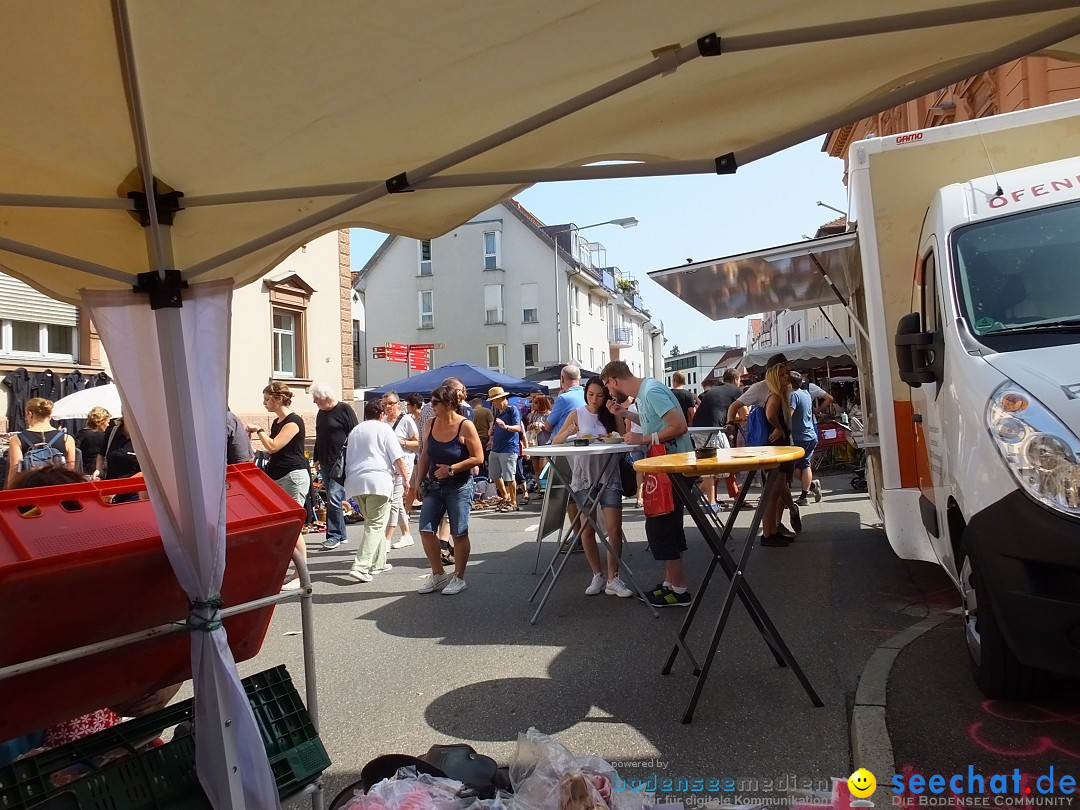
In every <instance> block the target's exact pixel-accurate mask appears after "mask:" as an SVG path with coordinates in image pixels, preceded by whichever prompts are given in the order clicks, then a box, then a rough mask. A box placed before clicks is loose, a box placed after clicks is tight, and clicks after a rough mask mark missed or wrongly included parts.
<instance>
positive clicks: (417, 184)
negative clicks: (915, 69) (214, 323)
mask: <svg viewBox="0 0 1080 810" xmlns="http://www.w3.org/2000/svg"><path fill="white" fill-rule="evenodd" d="M1076 5H1077V4H1076V3H1075V2H1074V1H1072V0H1025V2H1016V0H988V1H987V2H984V3H977V4H971V5H966V6H959V7H948V8H940V9H937V10H933V11H929V12H920V13H912V14H897V15H892V16H889V17H879V18H870V19H861V20H851V21H846V22H843V23H836V24H831V25H820V26H812V27H807V28H802V29H798V30H780V31H772V32H768V33H760V34H751V35H744V36H732V37H723V36H722V35H720V34H718V33H716V32H710V33H706V34H704V35H702V36H701V37H700V38H699V39H698V40H697V42H696V43H695V44H694V45H693V46H682V45H674V46H665V47H661V48H659V49H658V50H656V51H654V57H653V59H652V60H651V61H650V62H647V63H645V64H644V65H641V66H640V67H638V68H636V69H634V70H631V71H629V72H627V73H625V74H623V75H622V76H619V77H617V78H615V79H613V80H611V81H608V82H604V83H602V84H600V85H598V86H597V87H595V88H594V89H592V90H591V91H588V92H585V93H581V94H579V95H577V96H575V97H573V98H570V99H567V100H566V101H563V102H562V103H560V104H557V105H555V106H553V107H550V108H549V109H547V110H544V111H543V112H540V113H537V114H535V115H532V116H529V117H527V118H525V119H523V120H521V121H519V122H517V123H516V124H513V125H511V126H508V127H504V128H503V129H501V130H499V131H497V132H494V133H492V134H491V135H489V136H487V137H485V138H481V139H480V140H477V141H475V142H474V143H472V144H469V145H467V146H464V147H461V148H459V149H456V150H454V151H452V152H449V153H447V154H446V155H444V156H442V157H440V158H438V159H436V160H433V161H430V162H428V163H425V164H423V165H421V166H418V167H417V168H415V169H413V170H411V171H407V172H402V173H400V174H397V175H395V176H394V177H390V178H388V179H385V180H378V181H376V180H361V181H356V182H351V183H342V184H333V185H322V186H307V187H296V188H287V189H264V190H255V191H249V192H235V193H229V194H217V195H205V196H199V195H193V196H191V197H188V196H186V195H182V196H183V202H182V204H181V203H180V201H179V200H178V199H174V200H173V201H172V203H173V204H175V205H176V206H177V209H176V210H177V211H179V210H183V208H192V207H198V206H216V205H232V204H237V203H242V202H265V201H276V200H289V199H299V198H312V197H331V196H340V195H343V194H345V195H350V196H348V197H347V198H346V199H345V200H342V201H340V202H337V203H335V204H334V205H331V206H329V207H327V208H324V209H323V210H321V211H318V212H315V213H313V214H311V215H309V216H306V217H303V218H301V219H298V220H296V221H295V222H293V223H291V224H290V225H288V226H285V227H282V228H278V229H276V230H273V231H270V232H268V233H266V234H264V235H263V236H261V237H258V238H256V239H252V240H249V241H247V242H245V243H243V244H240V245H236V246H234V247H233V248H231V249H229V250H227V251H225V252H222V253H219V254H218V255H216V256H213V257H210V258H208V259H205V260H203V261H201V262H198V263H196V264H194V265H192V266H190V267H187V268H185V269H183V270H179V271H176V270H173V271H172V272H177V273H178V280H174V281H171V282H169V283H170V286H172V287H175V286H176V285H177V284H178V283H179V280H183V281H191V280H193V279H196V278H198V277H199V276H201V275H203V274H204V273H207V272H209V271H211V270H213V269H215V268H217V267H220V266H221V265H224V264H227V263H228V262H230V261H233V260H234V259H237V258H240V257H243V256H245V255H248V254H250V253H255V252H257V251H259V250H261V249H263V248H265V247H269V246H271V245H274V244H275V243H278V242H280V241H282V240H284V239H288V238H290V237H294V236H297V235H299V234H302V233H304V232H306V231H310V230H311V229H312V228H317V227H318V226H320V225H322V224H323V223H326V222H329V221H330V220H332V219H334V218H335V217H337V216H339V215H342V214H347V213H349V212H352V211H355V210H356V209H358V208H361V207H362V206H364V205H365V204H367V203H370V202H374V201H375V200H378V199H380V198H382V197H384V196H386V195H388V194H399V193H404V192H408V191H412V190H416V189H435V188H464V187H470V186H500V185H507V184H512V185H525V184H531V183H548V182H559V181H565V180H598V179H618V178H633V177H658V176H673V175H689V174H734V173H735V172H736V171H737V169H738V168H739V167H740V166H745V165H747V164H748V163H751V162H753V161H755V160H759V159H761V158H763V157H767V156H769V155H772V154H774V153H776V152H778V151H780V150H782V149H786V148H788V147H790V146H794V145H796V144H799V143H801V142H803V141H804V140H806V139H807V138H811V137H814V136H817V135H820V134H821V133H823V132H828V131H830V130H832V129H835V128H836V127H839V126H844V125H846V124H849V123H851V122H852V121H857V120H859V119H862V118H865V117H867V116H870V115H874V114H876V113H879V112H882V111H884V110H887V109H890V108H891V107H894V106H896V105H898V104H902V103H904V102H907V101H911V100H913V99H916V98H919V97H920V96H923V95H925V94H926V93H929V92H932V91H934V90H937V89H939V88H940V87H943V86H945V85H947V84H951V83H953V82H956V81H960V80H962V79H965V78H968V77H970V76H972V75H975V74H977V73H979V72H981V71H984V70H988V69H990V68H992V67H996V66H998V65H1001V64H1004V63H1005V62H1008V61H1009V60H1012V59H1018V58H1020V57H1022V56H1026V55H1028V54H1031V53H1034V52H1036V51H1039V50H1042V49H1045V48H1048V47H1050V46H1052V45H1054V44H1056V43H1058V42H1061V41H1064V40H1066V39H1069V38H1071V37H1074V36H1077V35H1080V15H1078V16H1077V17H1075V18H1072V19H1070V20H1068V21H1066V22H1063V23H1060V24H1057V25H1053V26H1050V27H1048V28H1046V29H1044V30H1042V31H1040V32H1038V33H1036V34H1033V35H1031V36H1028V37H1024V38H1021V39H1019V40H1016V41H1015V42H1012V43H1010V44H1008V45H1006V46H1003V47H1001V48H998V49H996V50H994V51H990V52H987V53H984V54H980V55H978V56H977V57H975V58H972V59H969V60H967V61H964V62H962V63H960V64H957V65H954V66H952V67H951V68H948V69H945V70H943V71H941V72H940V73H933V74H931V75H929V76H926V77H924V78H922V79H920V80H916V81H912V82H910V83H907V84H904V85H902V86H899V87H895V88H893V89H892V90H890V91H889V92H885V93H883V94H881V95H879V96H874V97H872V98H869V99H867V100H866V101H864V102H863V103H861V104H856V105H853V106H851V107H849V108H847V109H845V110H843V111H840V112H837V113H832V114H830V115H826V116H822V117H821V118H819V119H817V120H815V121H813V122H810V123H808V124H804V125H802V126H799V127H796V128H794V129H792V130H790V131H788V132H786V133H784V134H783V135H781V136H779V137H775V138H772V139H770V140H766V141H763V142H761V143H758V144H755V145H753V146H751V147H747V148H745V149H741V150H738V151H733V152H729V153H727V154H724V155H720V156H718V157H716V158H714V159H711V160H709V159H703V160H685V161H671V162H655V163H654V162H649V163H624V164H613V165H612V164H605V165H593V166H569V167H562V168H532V169H523V170H518V171H503V172H492V173H474V174H461V175H452V174H451V175H443V174H442V172H445V171H446V170H447V169H450V168H453V167H454V166H456V165H459V164H461V163H463V162H465V161H467V160H469V159H470V158H474V157H476V156H478V155H481V154H484V153H486V152H489V151H491V150H493V149H495V148H496V147H498V146H501V145H503V144H506V143H508V142H510V141H512V140H515V139H517V138H520V137H521V136H523V135H526V134H528V133H530V132H532V131H534V130H536V129H538V128H540V127H543V126H544V125H546V124H550V123H553V122H555V121H558V120H560V119H562V118H565V117H567V116H569V115H571V114H573V113H575V112H577V111H579V110H582V109H585V108H586V107H590V106H592V105H594V104H596V103H598V102H600V101H603V100H604V99H607V98H609V97H611V96H614V95H616V94H618V93H620V92H622V91H624V90H627V89H630V88H632V87H635V86H637V85H638V84H641V83H642V82H645V81H648V80H649V79H653V78H656V77H666V76H669V75H671V74H673V73H674V72H675V71H676V70H677V69H678V68H679V67H681V66H682V65H684V64H686V63H688V62H691V61H693V60H695V59H697V58H699V57H706V56H707V57H717V56H722V55H723V54H732V53H739V52H746V51H753V50H762V49H768V48H778V47H782V46H790V45H798V44H807V43H814V42H824V41H830V40H839V39H844V38H849V37H860V36H867V35H872V34H883V33H898V32H910V31H917V30H920V29H926V28H932V27H937V26H943V25H955V24H959V23H965V22H974V21H979V20H986V19H994V18H1007V17H1015V16H1023V15H1029V14H1033V13H1038V12H1040V11H1056V10H1062V9H1068V8H1075V7H1076ZM113 7H114V9H115V10H116V19H117V30H118V38H119V43H118V44H119V45H120V49H121V55H122V63H123V66H124V78H125V81H126V82H127V87H128V91H129V92H128V99H129V104H130V112H131V118H132V128H133V131H134V133H135V136H136V149H137V158H138V161H137V162H138V166H139V170H140V174H141V179H142V183H143V195H144V196H143V197H142V198H141V199H142V201H143V204H142V205H141V206H140V205H139V204H138V201H133V200H124V199H115V198H100V199H97V198H86V197H56V196H48V195H28V194H0V206H13V207H69V208H89V209H109V208H116V209H119V210H124V211H136V210H137V211H139V212H140V213H141V214H143V215H144V216H146V217H147V218H148V225H149V227H148V240H149V243H150V249H151V251H152V254H153V257H154V266H155V270H156V272H157V273H158V275H159V276H160V278H161V279H162V281H165V279H166V275H165V270H164V268H165V267H166V266H167V260H166V259H167V254H166V252H165V246H164V242H165V240H164V239H163V238H162V233H161V229H162V222H161V221H160V218H159V210H158V209H159V206H160V205H162V204H165V205H166V206H167V205H168V204H169V203H167V202H165V200H164V199H163V195H161V194H159V193H157V191H156V188H155V182H154V175H153V171H152V165H151V160H150V149H149V144H148V141H147V137H146V127H145V117H144V115H143V111H142V104H141V101H140V99H139V82H138V78H139V77H138V75H137V71H136V70H135V67H134V53H133V49H132V37H131V29H130V23H129V19H128V14H127V8H128V6H127V0H113ZM147 200H154V201H155V203H156V204H155V205H148V204H145V201H147ZM0 250H4V251H8V252H11V253H16V254H19V255H23V256H27V257H30V258H38V259H41V260H44V261H48V262H51V263H53V264H57V265H60V266H64V267H70V268H72V269H75V270H81V271H83V272H86V273H90V274H92V275H97V276H100V277H103V278H108V279H112V280H114V281H133V280H134V279H132V278H131V276H130V275H129V274H126V273H123V272H121V271H118V270H114V269H113V268H109V267H105V266H103V265H99V264H96V263H93V262H87V261H85V260H81V259H79V258H77V257H73V256H65V255H63V254H60V253H57V252H55V251H49V250H46V249H44V248H40V247H35V246H33V245H27V244H24V243H21V242H18V241H16V240H11V239H5V238H2V237H0Z"/></svg>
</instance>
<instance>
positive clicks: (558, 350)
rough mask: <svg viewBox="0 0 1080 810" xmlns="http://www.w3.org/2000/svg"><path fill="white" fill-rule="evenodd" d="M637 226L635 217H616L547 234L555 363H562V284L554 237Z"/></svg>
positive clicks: (568, 306)
mask: <svg viewBox="0 0 1080 810" xmlns="http://www.w3.org/2000/svg"><path fill="white" fill-rule="evenodd" d="M637 224H638V220H637V218H636V217H618V218H617V219H605V220H604V221H603V222H594V223H593V224H592V225H583V226H582V227H580V228H579V227H577V226H576V225H571V226H570V227H569V228H562V229H561V230H558V231H553V232H551V233H549V234H548V236H550V237H551V241H552V242H553V243H554V253H555V362H556V363H562V313H561V311H560V310H561V306H560V304H561V301H562V284H561V283H560V280H559V240H558V239H556V238H555V237H556V236H558V235H559V234H563V233H578V232H580V231H585V230H588V229H589V228H599V227H600V226H601V225H618V226H619V227H620V228H633V227H634V226H635V225H637ZM569 252H570V255H571V257H573V250H572V249H571V251H569ZM569 308H570V303H569V301H567V313H568V314H569ZM568 353H571V359H572V349H568Z"/></svg>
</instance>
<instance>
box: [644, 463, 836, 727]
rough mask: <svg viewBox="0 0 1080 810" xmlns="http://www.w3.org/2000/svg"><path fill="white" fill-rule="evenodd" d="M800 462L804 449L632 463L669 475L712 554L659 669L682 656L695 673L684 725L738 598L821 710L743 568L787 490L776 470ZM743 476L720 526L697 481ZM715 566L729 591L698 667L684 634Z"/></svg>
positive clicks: (667, 669)
mask: <svg viewBox="0 0 1080 810" xmlns="http://www.w3.org/2000/svg"><path fill="white" fill-rule="evenodd" d="M802 457H803V450H802V448H801V447H735V448H731V449H718V450H717V451H716V456H715V457H712V458H698V457H697V455H696V453H672V454H669V455H664V456H652V457H650V458H644V459H641V460H640V461H636V462H634V469H635V470H637V471H638V472H641V473H645V474H646V475H649V474H652V475H659V474H667V475H668V477H669V479H670V480H671V485H672V489H673V490H674V493H675V496H676V497H677V498H679V500H680V501H681V502H682V504H683V505H684V506H685V507H686V509H687V511H688V512H690V516H691V517H693V519H694V523H695V524H696V525H697V527H698V530H699V531H700V532H701V535H702V537H704V538H705V542H706V544H707V545H708V546H709V549H710V550H711V551H712V559H711V560H710V562H709V567H708V569H707V570H706V571H705V577H704V578H703V579H702V581H701V585H700V587H699V588H698V589H697V592H696V593H695V594H694V598H693V601H692V602H691V603H690V607H689V608H688V609H687V612H686V618H685V619H683V623H682V627H680V628H679V632H678V633H677V634H676V635H675V646H674V647H673V648H672V650H671V654H670V655H669V656H668V659H667V663H666V664H665V665H664V668H663V670H662V673H663V674H664V675H669V674H670V673H671V668H672V666H674V664H675V659H676V658H677V657H678V655H679V652H680V651H681V652H683V653H685V655H686V657H687V660H689V661H690V665H691V667H692V668H693V674H694V675H695V676H696V678H697V683H696V684H695V686H694V694H693V696H692V697H691V698H690V703H689V705H688V706H687V708H686V713H685V714H684V715H683V720H682V721H683V723H689V722H690V721H691V720H692V719H693V717H694V709H695V708H696V707H697V702H698V699H699V698H700V697H701V692H702V690H703V689H704V688H705V679H706V678H707V677H708V674H709V668H710V667H711V666H712V662H713V658H715V656H716V650H717V648H718V647H719V646H720V638H721V636H722V635H723V633H724V627H725V626H726V625H727V621H728V618H729V617H730V615H731V608H732V605H734V604H735V599H736V597H738V599H739V600H740V601H741V602H742V604H743V607H745V608H746V611H747V613H749V614H750V618H751V620H753V622H754V625H755V626H756V627H757V629H758V632H759V633H760V634H761V636H762V638H764V639H765V643H766V644H767V645H768V646H769V651H770V652H771V653H772V655H773V658H774V659H775V660H776V663H777V666H781V667H790V668H791V671H792V672H793V673H795V677H796V678H798V679H799V683H801V684H802V686H803V689H805V690H806V694H807V696H808V697H809V698H810V702H811V703H813V704H814V705H815V706H817V707H821V706H823V705H825V704H824V703H822V701H821V698H820V697H818V694H817V692H815V691H814V687H813V686H811V685H810V681H809V680H808V679H807V677H806V675H805V673H803V671H802V668H801V667H800V666H799V664H798V662H797V661H796V660H795V656H794V655H792V653H791V650H790V649H789V648H788V646H787V644H786V643H784V639H783V638H782V637H781V636H780V632H779V631H778V630H777V629H776V625H774V624H773V622H772V619H770V618H769V614H768V613H767V612H766V611H765V608H764V606H763V605H762V604H761V600H760V599H758V597H757V595H756V594H755V593H754V590H753V588H751V587H750V583H749V582H747V580H746V568H747V564H748V563H749V561H750V553H751V552H752V551H753V549H754V546H755V545H756V541H757V530H758V525H759V524H760V523H761V516H762V514H763V513H764V511H765V504H766V503H768V501H769V498H770V496H771V495H772V494H773V492H775V488H776V487H778V486H786V485H787V482H786V481H785V479H784V475H783V473H781V471H780V465H781V464H784V463H785V462H788V461H796V460H798V459H800V458H802ZM741 472H745V473H746V474H747V475H746V480H745V481H743V482H742V486H741V488H740V490H739V495H738V497H737V498H736V499H735V505H734V507H732V510H731V513H730V514H729V515H728V516H727V520H726V521H724V522H722V521H721V520H720V518H719V516H717V515H716V514H715V513H714V512H713V511H712V509H711V508H710V506H709V504H708V503H707V502H706V501H705V497H704V496H703V495H702V494H701V490H699V489H698V488H697V485H696V483H695V482H696V480H697V478H698V477H699V476H704V475H723V474H725V473H741ZM759 475H760V476H761V478H762V480H763V482H764V486H763V489H762V493H761V498H760V499H759V500H758V505H757V509H755V510H754V515H753V517H752V518H751V520H750V529H749V531H748V532H747V534H746V539H745V540H744V541H743V547H742V551H741V553H740V555H739V559H738V560H736V559H735V557H734V556H733V555H732V553H731V552H730V551H728V550H727V541H728V539H729V538H730V537H731V534H732V530H733V529H734V527H735V519H736V518H737V517H738V515H739V513H740V512H741V511H742V509H743V505H744V504H745V502H746V493H747V491H748V490H749V489H750V485H751V484H752V483H753V481H754V478H755V477H756V476H759ZM717 567H719V568H720V569H721V570H722V571H723V572H724V575H725V576H726V577H727V579H728V588H727V592H726V593H725V595H724V601H723V605H722V606H721V608H720V616H719V618H718V619H717V621H716V627H715V629H714V630H713V634H712V638H711V640H710V642H709V648H708V650H707V651H706V653H705V659H704V660H703V661H702V662H701V663H700V664H699V663H698V661H697V659H696V658H695V657H694V654H693V652H692V651H691V650H690V647H689V646H688V645H687V643H686V635H687V633H688V632H689V630H690V625H691V623H692V622H693V620H694V617H695V615H697V610H698V607H699V606H700V604H701V600H702V599H703V598H704V596H705V592H706V590H707V589H708V587H709V582H710V580H711V579H712V576H713V573H714V572H715V571H716V569H717Z"/></svg>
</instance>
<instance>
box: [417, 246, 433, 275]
mask: <svg viewBox="0 0 1080 810" xmlns="http://www.w3.org/2000/svg"><path fill="white" fill-rule="evenodd" d="M420 275H422V276H430V275H431V240H430V239H423V240H421V241H420Z"/></svg>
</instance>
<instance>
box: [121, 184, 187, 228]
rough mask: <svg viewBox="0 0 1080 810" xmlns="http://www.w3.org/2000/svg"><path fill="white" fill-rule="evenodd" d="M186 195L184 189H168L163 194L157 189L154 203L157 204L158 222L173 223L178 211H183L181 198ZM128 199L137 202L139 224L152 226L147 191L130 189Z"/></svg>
mask: <svg viewBox="0 0 1080 810" xmlns="http://www.w3.org/2000/svg"><path fill="white" fill-rule="evenodd" d="M183 196H184V193H183V192H182V191H167V192H165V193H164V194H161V193H159V192H157V191H156V190H155V192H154V198H155V200H154V204H155V205H156V206H157V218H158V222H160V223H161V224H162V225H172V224H173V218H174V217H175V216H176V212H177V211H182V210H183V206H182V205H180V199H181V198H182V197H183ZM128 199H129V200H131V201H132V202H134V203H135V212H134V213H135V214H136V215H137V216H138V217H139V224H140V225H142V226H143V227H144V228H149V227H150V206H148V205H147V204H146V193H145V192H143V191H129V192H128Z"/></svg>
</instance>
